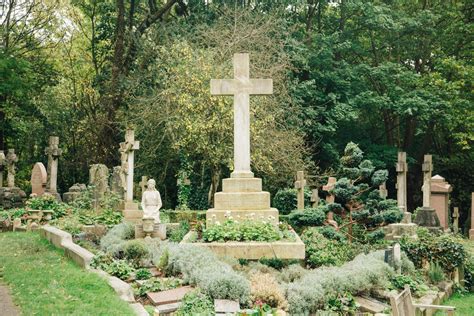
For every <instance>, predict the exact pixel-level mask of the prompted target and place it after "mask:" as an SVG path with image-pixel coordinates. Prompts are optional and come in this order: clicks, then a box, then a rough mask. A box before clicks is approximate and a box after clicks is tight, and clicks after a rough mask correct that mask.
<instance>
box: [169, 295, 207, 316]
mask: <svg viewBox="0 0 474 316" xmlns="http://www.w3.org/2000/svg"><path fill="white" fill-rule="evenodd" d="M212 314H214V303H213V302H212V300H211V298H210V297H209V296H208V295H206V294H204V293H202V292H201V291H200V290H194V291H192V292H190V293H187V294H186V295H185V296H184V298H183V300H182V301H181V305H180V306H179V308H178V310H177V311H176V315H177V316H186V315H212Z"/></svg>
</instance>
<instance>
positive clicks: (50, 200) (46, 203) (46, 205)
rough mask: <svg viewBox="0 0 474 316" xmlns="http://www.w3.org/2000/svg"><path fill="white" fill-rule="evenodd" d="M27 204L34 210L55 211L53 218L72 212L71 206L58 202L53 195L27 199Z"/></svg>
mask: <svg viewBox="0 0 474 316" xmlns="http://www.w3.org/2000/svg"><path fill="white" fill-rule="evenodd" d="M26 206H27V207H28V208H30V209H32V210H50V211H54V213H53V214H52V218H53V219H57V218H61V217H63V216H65V215H66V214H67V213H70V212H71V207H70V206H68V205H67V204H65V203H61V202H58V201H57V200H56V198H55V197H54V196H53V195H50V194H44V195H42V196H40V197H34V198H31V199H29V200H28V201H26Z"/></svg>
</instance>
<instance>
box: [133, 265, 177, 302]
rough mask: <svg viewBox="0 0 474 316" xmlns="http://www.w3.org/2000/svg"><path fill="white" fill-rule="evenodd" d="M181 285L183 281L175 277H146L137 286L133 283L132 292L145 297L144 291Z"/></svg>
mask: <svg viewBox="0 0 474 316" xmlns="http://www.w3.org/2000/svg"><path fill="white" fill-rule="evenodd" d="M141 270H144V269H141ZM139 271H140V270H139ZM148 272H149V271H148ZM137 274H138V271H137ZM137 279H138V277H137ZM138 280H140V279H138ZM181 285H183V281H182V280H180V279H177V278H166V279H157V278H148V280H146V281H145V282H143V283H142V284H141V285H140V286H138V287H137V286H135V285H134V286H133V292H134V294H135V295H137V296H138V297H146V293H148V292H160V291H166V290H171V289H175V288H178V287H180V286H181Z"/></svg>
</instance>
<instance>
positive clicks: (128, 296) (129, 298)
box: [39, 225, 149, 316]
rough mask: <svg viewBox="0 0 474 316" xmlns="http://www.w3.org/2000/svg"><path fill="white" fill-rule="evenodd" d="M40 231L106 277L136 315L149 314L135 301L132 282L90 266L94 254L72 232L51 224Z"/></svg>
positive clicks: (80, 262)
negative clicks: (75, 239) (79, 242)
mask: <svg viewBox="0 0 474 316" xmlns="http://www.w3.org/2000/svg"><path fill="white" fill-rule="evenodd" d="M39 232H40V235H41V236H43V237H44V238H46V239H47V240H48V241H49V242H51V243H52V244H53V245H55V246H56V247H58V248H61V249H64V252H65V254H66V256H68V257H69V258H71V259H72V260H73V261H74V262H76V263H77V264H78V265H79V266H80V267H82V268H84V269H86V270H89V271H91V272H93V273H95V274H97V275H99V276H100V277H102V278H104V279H106V280H107V282H108V283H109V285H110V287H112V288H113V289H114V291H115V292H116V293H117V294H118V295H119V297H120V299H122V300H124V301H125V302H127V303H129V305H130V307H131V308H132V309H133V311H134V312H135V314H136V315H138V316H149V314H148V312H147V311H146V310H145V308H144V307H143V305H142V304H140V303H137V302H136V301H135V297H134V295H133V290H132V287H131V286H130V284H128V283H126V282H124V281H122V280H120V279H119V278H117V277H114V276H111V275H110V274H108V273H107V272H105V271H102V270H96V269H92V268H91V267H90V263H91V261H92V258H93V257H94V254H93V253H92V252H90V251H89V250H87V249H85V248H83V247H81V246H79V245H78V244H75V243H74V242H73V241H72V236H71V234H69V233H67V232H65V231H62V230H60V229H58V228H56V227H53V226H49V225H45V226H43V227H41V228H40V229H39Z"/></svg>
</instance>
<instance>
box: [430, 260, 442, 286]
mask: <svg viewBox="0 0 474 316" xmlns="http://www.w3.org/2000/svg"><path fill="white" fill-rule="evenodd" d="M428 278H429V279H430V281H431V283H432V284H438V283H439V282H441V281H444V280H445V278H446V276H445V274H444V271H443V268H442V267H441V266H440V265H439V264H438V263H436V262H434V263H431V264H430V269H429V270H428Z"/></svg>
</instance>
